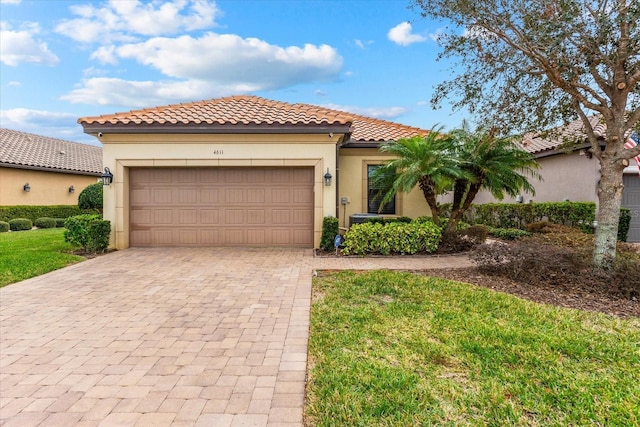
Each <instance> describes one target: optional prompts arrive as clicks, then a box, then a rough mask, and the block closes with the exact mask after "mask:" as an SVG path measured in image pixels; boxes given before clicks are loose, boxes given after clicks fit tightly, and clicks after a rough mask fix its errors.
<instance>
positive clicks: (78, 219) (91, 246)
mask: <svg viewBox="0 0 640 427" xmlns="http://www.w3.org/2000/svg"><path fill="white" fill-rule="evenodd" d="M64 226H65V227H66V228H67V230H65V232H64V240H65V241H67V242H69V243H71V244H72V245H76V246H81V247H82V249H84V251H85V252H90V253H93V252H98V251H104V250H105V249H107V246H109V234H110V233H111V223H110V222H109V221H105V220H103V219H102V217H101V216H100V215H77V216H72V217H69V218H67V220H66V221H65V223H64Z"/></svg>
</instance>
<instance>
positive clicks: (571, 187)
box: [474, 116, 640, 242]
mask: <svg viewBox="0 0 640 427" xmlns="http://www.w3.org/2000/svg"><path fill="white" fill-rule="evenodd" d="M590 120H591V123H592V125H593V127H594V131H595V133H596V135H598V136H599V137H600V138H603V137H604V135H605V131H606V128H604V125H602V124H600V123H599V120H598V117H597V116H594V117H592V118H591V119H590ZM586 138H587V137H586V135H585V133H584V129H583V125H582V122H581V121H580V120H577V121H575V122H571V123H569V124H567V125H565V126H561V127H558V128H556V129H554V130H553V131H551V132H549V133H545V134H528V135H525V137H524V138H523V140H522V146H523V148H524V149H525V150H526V151H528V152H530V153H532V154H534V155H535V156H536V159H537V161H538V163H539V164H540V170H539V172H540V174H541V175H542V178H543V181H541V182H538V181H537V180H531V181H530V182H531V184H532V185H533V186H534V187H535V189H536V194H535V196H532V195H530V194H522V199H521V200H522V202H524V203H526V202H529V201H534V202H561V201H565V200H571V201H576V202H595V203H596V204H597V203H598V193H597V186H598V180H599V179H600V164H599V162H598V160H597V159H596V158H595V157H593V156H592V155H591V152H590V148H591V146H590V144H589V142H588V141H587V139H586ZM567 140H572V141H584V142H583V143H578V144H576V145H574V146H573V147H572V148H571V149H570V150H567V149H565V148H563V147H562V144H563V142H564V141H567ZM603 143H604V140H603ZM624 187H625V188H624V193H623V198H622V206H624V207H627V208H629V209H631V229H630V230H629V238H628V240H629V241H630V242H640V178H639V177H638V165H637V164H636V161H635V160H634V159H631V160H629V167H627V168H626V169H625V170H624ZM490 202H496V200H495V199H494V198H493V197H492V196H491V194H489V193H488V192H482V193H480V194H478V196H477V197H476V199H475V201H474V203H477V204H482V203H490ZM502 202H505V203H515V202H516V200H515V199H513V198H506V199H505V200H503V201H502Z"/></svg>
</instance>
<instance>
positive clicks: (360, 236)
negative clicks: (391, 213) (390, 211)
mask: <svg viewBox="0 0 640 427" xmlns="http://www.w3.org/2000/svg"><path fill="white" fill-rule="evenodd" d="M441 234H442V230H441V229H440V228H439V227H438V226H437V225H435V224H433V223H429V222H423V223H418V222H411V223H404V222H391V223H387V224H380V223H373V224H371V223H363V224H354V225H353V226H352V227H351V228H350V229H349V231H348V232H347V233H346V234H345V236H344V237H345V242H344V249H343V250H342V253H343V254H345V255H351V254H353V255H366V254H382V255H390V254H416V253H431V252H435V251H436V250H437V249H438V243H439V242H440V237H441Z"/></svg>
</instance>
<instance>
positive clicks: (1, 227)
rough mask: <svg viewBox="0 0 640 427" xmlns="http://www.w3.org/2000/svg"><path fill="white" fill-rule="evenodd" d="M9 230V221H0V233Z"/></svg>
mask: <svg viewBox="0 0 640 427" xmlns="http://www.w3.org/2000/svg"><path fill="white" fill-rule="evenodd" d="M9 230H10V228H9V223H8V222H6V221H0V233H6V232H7V231H9Z"/></svg>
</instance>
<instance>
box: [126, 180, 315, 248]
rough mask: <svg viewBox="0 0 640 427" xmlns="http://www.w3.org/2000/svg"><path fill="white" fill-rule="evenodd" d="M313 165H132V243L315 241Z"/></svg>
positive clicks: (310, 244) (304, 243)
mask: <svg viewBox="0 0 640 427" xmlns="http://www.w3.org/2000/svg"><path fill="white" fill-rule="evenodd" d="M313 175H314V171H313V168H275V167H274V168H267V167H264V168H262V167H261V168H136V169H131V170H130V174H129V182H130V193H129V194H130V196H129V199H130V203H129V205H130V245H131V246H295V247H308V248H311V247H313Z"/></svg>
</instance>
